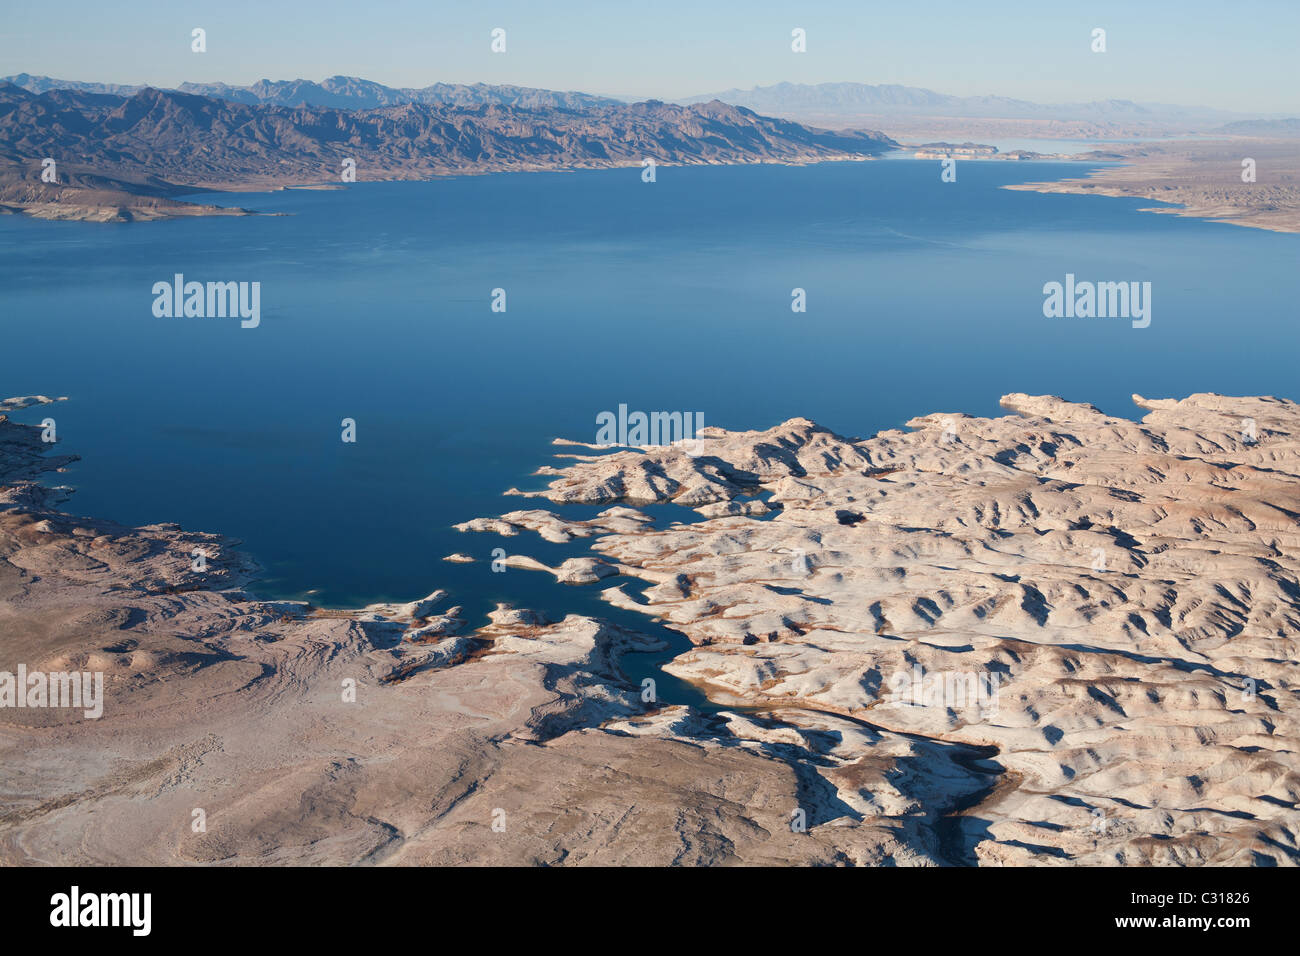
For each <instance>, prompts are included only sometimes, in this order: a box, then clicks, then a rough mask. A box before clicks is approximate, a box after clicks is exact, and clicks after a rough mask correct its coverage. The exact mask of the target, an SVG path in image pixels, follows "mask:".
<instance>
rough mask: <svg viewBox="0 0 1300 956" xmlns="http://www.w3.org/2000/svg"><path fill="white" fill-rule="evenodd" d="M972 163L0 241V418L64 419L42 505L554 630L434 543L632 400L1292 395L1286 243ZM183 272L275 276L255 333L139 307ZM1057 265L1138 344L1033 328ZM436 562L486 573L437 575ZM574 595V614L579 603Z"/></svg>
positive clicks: (743, 409) (404, 197) (632, 179)
mask: <svg viewBox="0 0 1300 956" xmlns="http://www.w3.org/2000/svg"><path fill="white" fill-rule="evenodd" d="M957 168H958V180H957V182H955V183H943V182H941V181H940V164H939V162H938V161H917V160H898V161H891V162H867V163H827V164H820V165H814V166H807V167H782V166H740V167H687V168H672V167H661V168H660V169H659V170H658V176H657V182H655V183H651V184H647V183H643V182H642V181H641V178H640V172H641V171H640V169H639V168H637V169H626V170H609V171H593V172H581V173H520V174H501V175H493V176H479V177H463V178H454V179H447V180H441V181H436V182H429V183H359V184H356V185H354V186H351V187H349V188H347V189H345V190H340V191H310V190H289V191H282V192H274V193H265V194H247V193H244V194H235V195H225V196H221V197H218V198H217V199H215V200H214V199H213V197H211V196H208V197H205V201H209V202H212V201H219V202H221V203H223V204H227V205H241V206H245V207H248V208H253V209H256V210H259V211H263V212H275V213H285V214H286V215H279V216H259V217H246V218H205V219H194V220H176V221H170V222H160V223H148V224H128V225H96V224H85V223H58V222H39V221H33V220H29V219H26V218H23V217H19V216H9V217H0V249H2V250H3V257H2V258H0V303H2V304H3V308H2V309H0V314H2V316H3V318H0V322H2V323H3V339H2V341H3V345H2V346H0V395H2V396H12V395H23V394H29V393H44V394H47V395H67V396H69V399H70V400H69V401H68V402H66V403H62V404H60V405H57V406H53V407H49V406H47V407H44V408H32V409H27V410H26V411H23V412H20V413H17V414H16V415H15V418H17V419H19V420H22V421H39V420H40V419H41V418H43V417H45V416H46V415H50V416H53V417H55V418H56V420H57V422H58V433H59V438H60V441H61V444H60V451H62V452H64V453H71V454H78V455H81V456H82V460H81V461H80V462H78V463H77V464H75V465H74V466H73V467H72V468H71V469H70V470H69V472H68V473H67V474H66V475H62V476H56V477H55V478H54V479H53V480H56V481H58V482H60V483H67V484H70V485H73V486H75V487H76V488H77V489H78V490H77V493H76V495H75V496H74V498H73V499H72V500H71V501H70V502H69V504H68V505H67V507H68V508H70V509H72V510H74V511H77V512H80V513H84V514H91V515H96V516H100V517H106V518H112V519H115V520H118V521H122V522H126V523H131V524H143V523H149V522H156V521H175V522H178V523H180V524H181V525H183V526H184V527H186V528H191V529H196V530H206V531H217V532H222V533H226V534H230V535H232V536H234V537H236V538H238V539H240V540H242V541H243V542H244V544H245V549H246V550H247V551H248V552H249V553H251V554H252V555H254V556H255V557H256V558H258V559H259V560H260V561H261V562H262V563H263V565H264V566H265V567H266V569H267V577H266V579H265V580H264V581H263V582H262V584H261V585H260V586H259V591H260V592H261V593H264V594H267V595H274V596H302V595H303V594H305V593H307V592H308V591H311V592H313V598H314V600H316V601H317V602H318V603H323V604H327V605H356V604H359V603H364V602H372V601H378V600H381V599H384V600H388V599H392V600H410V599H412V598H415V597H418V596H421V595H424V594H426V593H428V592H429V591H431V590H432V589H433V588H435V587H441V588H446V589H447V590H449V591H450V592H452V600H451V603H457V604H464V605H466V606H467V607H471V608H474V609H475V613H478V610H479V609H481V608H482V607H484V606H489V605H487V604H486V603H485V602H491V601H494V600H510V601H515V602H519V603H523V604H528V603H529V602H530V601H536V602H538V603H551V604H554V603H555V602H556V601H557V600H558V599H556V598H555V596H554V589H555V587H556V586H555V585H553V584H548V583H547V581H548V579H546V578H544V576H542V575H538V574H535V573H531V572H526V571H518V570H512V571H509V572H507V573H504V574H493V573H490V572H489V570H488V565H487V563H486V560H490V552H491V550H492V548H494V547H498V546H500V545H501V544H502V543H503V542H502V541H501V540H500V539H496V538H490V537H486V536H479V535H462V534H458V533H456V532H454V531H452V530H451V529H450V525H452V524H454V523H456V522H459V521H463V520H466V519H468V518H472V517H476V516H481V515H492V514H498V513H501V512H503V511H507V510H512V509H515V508H520V507H530V506H532V503H529V502H527V501H526V500H525V499H518V498H502V497H501V492H502V491H504V490H505V489H506V488H508V487H510V486H512V485H517V486H519V487H525V488H534V487H540V485H541V481H542V479H538V478H535V477H530V473H531V472H532V471H533V470H534V469H535V468H536V467H538V466H539V465H542V464H545V463H547V461H548V458H549V456H550V455H551V454H552V453H553V451H554V450H555V449H553V448H552V446H551V445H550V440H551V439H552V438H553V437H557V436H564V437H570V438H576V439H579V440H584V441H592V440H594V439H595V436H596V424H595V421H596V416H597V415H598V414H599V413H600V412H602V411H614V410H617V409H618V406H619V404H621V403H622V404H626V405H627V406H628V407H629V408H630V409H634V410H638V409H639V410H644V411H647V412H649V411H658V410H678V411H691V412H695V411H698V412H701V413H702V414H703V421H704V423H705V424H706V425H721V426H724V427H727V428H767V427H769V426H771V425H774V424H776V423H778V422H780V421H782V420H784V419H786V418H789V417H792V416H796V415H802V416H806V417H808V418H812V419H814V420H816V421H818V422H820V423H821V424H823V425H825V426H827V427H829V428H832V429H834V430H836V431H839V432H841V433H844V434H848V435H855V436H866V435H869V434H871V433H873V432H875V431H877V430H879V429H882V428H890V427H897V426H900V425H901V424H902V423H903V422H904V421H906V420H907V419H909V418H911V417H913V416H916V415H922V414H926V413H929V412H940V411H947V412H966V413H970V414H977V415H992V414H998V413H999V411H1000V410H999V408H998V405H997V400H998V397H999V396H1001V395H1002V394H1004V393H1006V392H1013V391H1021V392H1030V393H1053V394H1058V395H1063V396H1065V397H1066V398H1070V399H1073V400H1080V401H1089V402H1092V403H1094V404H1096V405H1098V406H1099V407H1101V408H1102V409H1103V410H1104V411H1107V412H1110V413H1112V414H1118V415H1126V416H1134V417H1135V416H1136V415H1137V414H1138V410H1137V409H1136V408H1135V407H1134V406H1133V405H1132V403H1131V401H1130V400H1129V396H1130V395H1131V394H1132V393H1134V392H1138V393H1141V394H1143V395H1146V396H1149V397H1167V396H1185V395H1187V394H1190V393H1192V392H1197V391H1217V392H1224V393H1229V394H1277V395H1283V396H1287V397H1296V395H1297V393H1298V392H1300V389H1297V388H1296V382H1297V376H1296V374H1295V366H1296V359H1295V355H1296V352H1297V346H1298V345H1300V332H1298V331H1297V328H1296V323H1295V303H1296V302H1297V301H1298V300H1300V299H1298V296H1297V293H1298V292H1300V270H1297V269H1296V256H1297V253H1298V252H1300V237H1297V236H1291V235H1280V234H1275V233H1269V232H1264V231H1260V230H1254V229H1245V228H1240V227H1235V226H1229V225H1224V224H1221V223H1210V222H1203V221H1199V220H1191V219H1183V218H1178V217H1174V216H1167V215H1153V214H1149V213H1140V212H1138V211H1137V210H1138V209H1139V208H1142V207H1144V206H1149V205H1151V203H1149V202H1146V201H1139V200H1127V199H1107V198H1099V197H1081V196H1062V195H1038V194H1034V193H1026V192H1011V191H1007V190H1003V189H1000V188H998V187H1000V186H1002V185H1005V184H1008V183H1016V182H1027V181H1036V180H1044V179H1056V178H1063V177H1066V176H1076V175H1081V174H1082V173H1083V172H1084V171H1086V170H1087V169H1089V168H1091V167H1089V166H1086V165H1081V164H1062V163H1011V162H963V161H959V162H958V165H957ZM363 178H364V177H363ZM175 273H183V274H184V275H185V277H186V279H187V280H198V281H256V282H260V284H261V324H260V326H259V327H257V328H255V329H244V328H241V327H240V323H239V320H238V319H237V318H158V317H155V316H154V314H153V311H152V305H153V301H154V296H153V294H152V293H151V288H152V286H153V285H154V283H156V282H160V281H165V282H170V281H171V280H172V277H173V275H174V274H175ZM1067 273H1072V274H1074V275H1076V276H1077V277H1078V278H1079V279H1080V280H1096V281H1125V282H1128V281H1142V282H1150V283H1151V288H1152V321H1151V325H1150V327H1148V328H1144V329H1135V328H1133V327H1131V324H1130V322H1129V321H1128V320H1126V319H1048V318H1045V317H1044V315H1043V300H1044V295H1043V291H1042V290H1043V285H1044V284H1045V283H1047V282H1052V281H1056V282H1061V281H1063V280H1064V278H1065V276H1066V274H1067ZM794 288H801V289H803V290H805V293H806V301H807V311H806V312H805V313H802V314H800V313H794V312H792V311H791V292H792V289H794ZM494 289H504V290H505V293H506V311H504V312H494V311H492V308H491V304H492V299H493V296H492V293H493V290H494ZM344 418H352V419H354V420H355V421H356V429H357V441H356V442H355V443H354V444H347V443H344V442H342V441H341V439H340V435H341V432H342V428H341V421H342V419H344ZM595 510H598V509H590V511H591V512H593V513H594V511H595ZM664 510H665V512H669V511H676V512H680V510H681V509H673V508H671V506H670V507H669V508H668V509H664ZM681 516H682V515H680V514H677V515H674V517H681ZM685 516H690V513H689V512H686V513H685ZM662 520H669V518H668V516H667V514H666V516H665V518H664V519H662ZM507 545H508V546H509V547H510V550H512V551H521V552H524V553H529V554H533V555H534V556H536V557H538V558H540V559H542V560H547V561H550V560H557V559H559V558H561V557H563V556H564V555H566V554H570V553H576V552H575V551H573V550H570V549H567V548H563V547H560V546H553V545H546V544H545V543H539V542H537V541H536V540H535V539H532V538H519V539H514V540H513V541H512V542H508V543H507ZM455 551H460V552H466V553H470V554H473V555H475V556H477V557H478V558H480V562H479V563H476V564H470V565H459V564H450V563H446V562H444V561H442V560H441V559H442V558H443V556H444V555H447V554H450V553H452V552H455ZM566 591H568V592H573V593H574V595H575V600H574V602H573V606H572V607H571V609H572V610H583V609H585V607H586V606H587V605H588V604H589V603H590V602H591V601H592V600H594V598H591V597H583V598H582V599H580V600H579V599H577V598H576V593H577V592H578V591H582V592H583V593H584V594H585V595H591V594H593V593H594V591H595V589H592V588H586V589H566ZM580 605H581V606H580Z"/></svg>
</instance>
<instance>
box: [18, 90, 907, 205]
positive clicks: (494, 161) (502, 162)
mask: <svg viewBox="0 0 1300 956" xmlns="http://www.w3.org/2000/svg"><path fill="white" fill-rule="evenodd" d="M517 100H518V102H522V103H527V104H529V105H506V104H503V103H497V102H481V103H462V102H460V101H458V100H457V101H453V102H449V103H402V104H398V105H392V106H383V107H377V108H374V109H365V110H352V109H339V108H331V107H316V106H312V107H288V106H278V105H273V104H266V103H254V104H247V103H235V102H230V101H228V100H223V99H217V98H213V97H204V96H198V95H194V94H189V93H181V92H176V91H164V90H155V89H149V88H146V89H143V90H140V91H139V92H136V93H134V94H132V95H130V96H121V95H114V94H107V93H89V92H83V91H78V90H49V91H47V92H44V93H41V94H33V93H30V92H28V91H27V90H24V89H22V88H21V87H18V86H15V85H13V84H0V203H8V204H9V205H10V207H12V208H17V209H25V208H26V207H27V206H30V205H33V204H41V203H43V204H46V205H49V204H53V203H60V202H63V203H68V202H72V197H70V196H69V195H68V192H69V190H68V188H67V186H68V185H69V184H71V185H73V186H78V187H79V186H80V182H81V179H84V178H92V179H96V180H98V181H99V183H100V184H101V188H103V187H104V186H107V188H111V189H115V190H119V191H121V192H124V193H128V194H137V195H142V196H150V197H161V198H167V197H172V196H175V195H178V194H180V193H184V192H187V191H189V192H193V191H195V190H196V189H200V188H213V189H241V188H242V189H249V188H275V187H278V186H285V185H302V184H319V183H338V182H339V181H340V175H341V173H342V171H343V161H344V160H345V159H351V160H353V161H354V162H355V164H356V166H355V169H356V178H357V179H358V180H360V181H367V180H372V181H373V180H391V179H427V178H429V177H432V176H440V175H450V174H457V173H460V174H463V173H487V172H505V171H527V170H543V169H595V168H609V167H616V166H627V165H636V164H639V163H641V162H642V161H643V160H644V159H645V158H647V157H649V158H651V159H653V160H654V161H655V162H656V163H660V164H666V165H681V164H730V163H762V162H779V163H804V162H816V161H822V160H832V159H866V158H870V157H873V156H876V155H879V154H881V153H883V152H886V151H888V150H890V149H891V148H893V147H894V146H895V145H896V144H895V143H894V141H893V140H891V139H889V137H887V136H885V135H884V134H883V133H876V132H856V131H848V132H829V131H827V130H820V129H814V128H811V127H808V126H802V125H800V124H798V123H793V122H789V121H787V120H778V119H771V118H768V117H763V116H759V115H758V114H756V113H753V112H751V111H749V110H746V109H742V108H739V107H735V106H727V105H726V104H723V103H718V102H713V103H705V104H701V105H698V106H674V105H671V104H666V103H661V102H658V101H649V102H645V103H634V104H610V103H601V104H588V105H585V106H584V107H583V108H581V109H569V108H563V107H559V106H546V105H542V104H541V103H533V101H531V100H528V99H527V98H517ZM46 158H52V159H55V160H56V162H57V163H58V168H59V170H60V171H61V173H60V179H59V181H58V182H59V184H61V187H60V186H54V185H50V184H45V183H42V182H41V181H40V174H41V169H42V166H41V163H42V160H44V159H46ZM67 177H72V178H70V179H69V178H67ZM79 177H80V178H79ZM20 187H21V188H20ZM83 204H86V203H83ZM155 208H156V204H155ZM146 215H147V214H146Z"/></svg>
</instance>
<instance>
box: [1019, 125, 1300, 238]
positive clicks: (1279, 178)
mask: <svg viewBox="0 0 1300 956" xmlns="http://www.w3.org/2000/svg"><path fill="white" fill-rule="evenodd" d="M1114 152H1115V153H1117V154H1119V155H1120V156H1122V157H1123V159H1124V164H1123V165H1117V166H1111V167H1107V168H1105V169H1099V170H1096V171H1094V172H1092V173H1091V174H1089V175H1088V176H1087V177H1085V178H1082V179H1065V180H1062V181H1060V182H1048V183H1024V184H1020V185H1015V186H1006V187H1004V188H1005V189H1020V190H1027V191H1029V192H1040V193H1069V194H1072V195H1082V196H1125V197H1132V198H1137V199H1155V200H1159V201H1160V202H1165V203H1175V204H1177V206H1180V207H1181V208H1177V207H1175V208H1170V207H1151V208H1148V209H1144V210H1143V211H1144V212H1158V213H1172V214H1173V215H1176V216H1192V217H1195V218H1198V219H1215V220H1219V221H1221V222H1227V223H1232V224H1233V225H1237V226H1250V227H1251V228H1254V229H1268V230H1271V231H1273V232H1300V140H1296V139H1291V140H1265V139H1246V138H1242V139H1235V140H1231V141H1216V142H1179V143H1165V144H1160V145H1143V146H1138V147H1116V148H1115V149H1114ZM1245 159H1253V160H1254V161H1255V176H1256V181H1255V182H1252V183H1245V182H1242V179H1241V177H1242V172H1243V168H1242V161H1243V160H1245Z"/></svg>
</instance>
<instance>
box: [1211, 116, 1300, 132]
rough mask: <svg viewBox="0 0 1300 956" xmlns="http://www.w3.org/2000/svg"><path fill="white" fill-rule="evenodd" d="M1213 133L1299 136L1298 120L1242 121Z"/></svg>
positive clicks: (1299, 125) (1299, 123)
mask: <svg viewBox="0 0 1300 956" xmlns="http://www.w3.org/2000/svg"><path fill="white" fill-rule="evenodd" d="M1215 132H1218V133H1228V134H1230V135H1233V136H1280V137H1290V136H1300V119H1295V118H1291V119H1277V120H1242V121H1241V122H1237V123H1227V124H1225V125H1223V126H1220V127H1219V128H1218V129H1217V130H1215Z"/></svg>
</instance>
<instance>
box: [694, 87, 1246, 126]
mask: <svg viewBox="0 0 1300 956" xmlns="http://www.w3.org/2000/svg"><path fill="white" fill-rule="evenodd" d="M714 99H717V100H721V101H722V102H724V103H731V104H734V105H736V106H744V107H747V108H748V109H751V110H756V111H758V112H760V113H765V114H769V115H773V114H774V115H780V116H792V115H805V116H833V115H846V116H853V115H864V116H870V115H879V116H887V115H907V116H945V117H957V118H981V119H983V118H998V119H1053V120H1087V121H1094V122H1096V121H1133V120H1148V121H1151V122H1170V121H1178V122H1184V123H1187V122H1191V123H1206V122H1217V123H1223V122H1226V121H1228V120H1233V119H1243V118H1247V117H1259V116H1262V115H1263V114H1255V113H1233V112H1228V111H1225V110H1214V109H1209V108H1207V107H1200V106H1173V105H1170V104H1167V103H1135V102H1133V101H1132V100H1098V101H1095V102H1090V103H1064V104H1055V105H1049V104H1041V103H1031V102H1029V101H1028V100H1017V99H1010V98H1008V97H1005V96H950V95H948V94H946V93H936V92H935V91H934V90H927V89H923V88H921V87H917V86H896V85H891V84H886V85H879V86H876V85H872V84H869V83H818V84H815V85H810V84H805V83H777V84H775V85H774V86H756V87H754V88H753V89H749V90H739V89H731V90H724V91H722V92H721V93H710V94H707V95H704V96H692V97H686V98H685V99H682V100H680V102H682V103H701V102H706V101H708V100H714Z"/></svg>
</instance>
